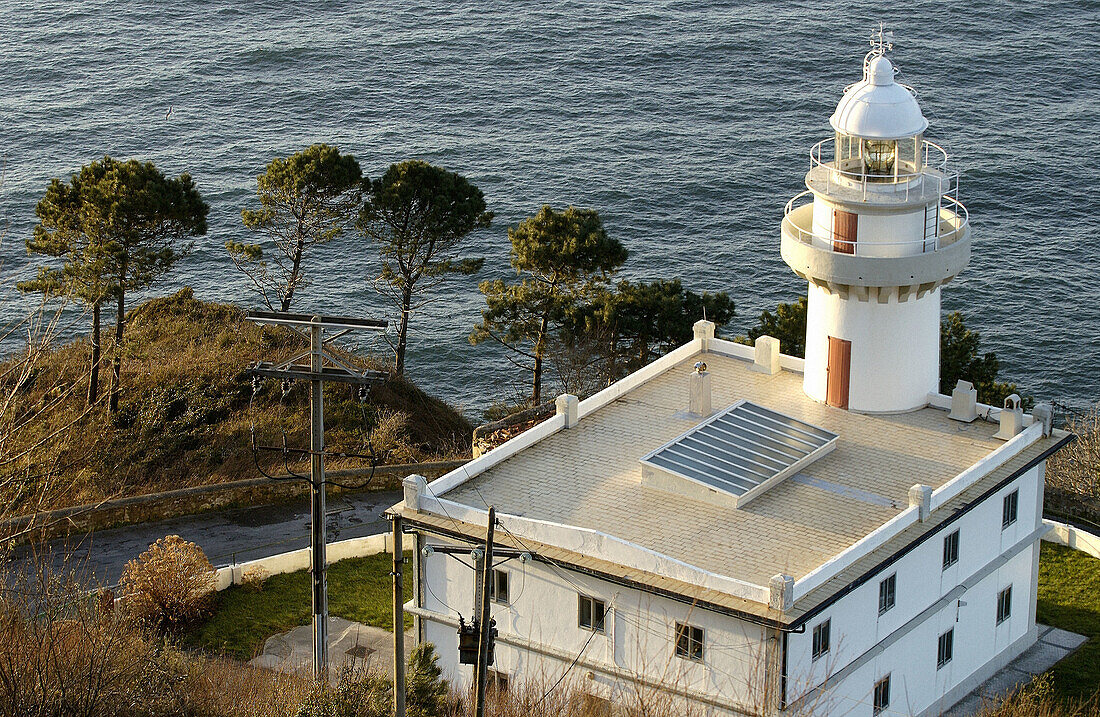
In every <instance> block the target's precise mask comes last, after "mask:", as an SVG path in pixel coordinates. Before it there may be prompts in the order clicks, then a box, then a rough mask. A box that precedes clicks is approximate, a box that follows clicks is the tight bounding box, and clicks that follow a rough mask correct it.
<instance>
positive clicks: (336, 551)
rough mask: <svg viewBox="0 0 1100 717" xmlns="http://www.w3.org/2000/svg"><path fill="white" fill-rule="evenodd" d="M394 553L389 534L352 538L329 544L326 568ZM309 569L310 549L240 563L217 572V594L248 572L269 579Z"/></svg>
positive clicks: (239, 580)
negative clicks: (349, 560)
mask: <svg viewBox="0 0 1100 717" xmlns="http://www.w3.org/2000/svg"><path fill="white" fill-rule="evenodd" d="M392 552H393V535H391V534H390V533H376V534H375V535H365V536H363V537H362V538H351V539H349V540H340V541H337V542H335V543H329V544H328V546H327V548H326V550H325V556H326V557H327V558H328V561H327V564H328V565H332V564H333V563H338V562H340V561H341V560H347V559H348V558H361V557H363V556H366V555H376V554H378V553H392ZM309 567H310V561H309V548H302V549H301V550H291V551H290V552H287V553H279V554H278V555H269V556H268V557H266V558H259V559H257V560H249V561H248V562H247V563H237V564H236V565H230V566H227V567H224V568H219V569H218V571H217V572H218V576H217V579H216V583H215V589H216V590H225V589H226V588H227V587H229V586H230V585H239V584H240V583H241V578H242V577H243V576H244V574H245V572H246V571H248V570H254V571H255V570H262V571H263V572H265V573H266V574H268V575H282V574H283V573H293V572H297V571H299V570H308V569H309Z"/></svg>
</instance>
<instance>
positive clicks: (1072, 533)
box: [1043, 518, 1100, 558]
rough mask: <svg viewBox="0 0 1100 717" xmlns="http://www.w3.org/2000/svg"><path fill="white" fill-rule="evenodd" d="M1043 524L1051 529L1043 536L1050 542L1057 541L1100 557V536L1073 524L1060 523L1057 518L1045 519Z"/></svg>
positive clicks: (1059, 543)
mask: <svg viewBox="0 0 1100 717" xmlns="http://www.w3.org/2000/svg"><path fill="white" fill-rule="evenodd" d="M1043 524H1044V525H1046V526H1048V527H1049V528H1050V530H1049V531H1048V532H1047V534H1046V535H1044V536H1043V540H1045V541H1047V542H1048V543H1057V544H1058V545H1065V546H1067V547H1070V548H1073V549H1074V550H1080V551H1081V552H1082V553H1087V554H1088V555H1091V556H1092V557H1094V558H1100V536H1098V535H1093V534H1092V533H1089V532H1087V531H1084V530H1081V529H1080V528H1075V527H1074V526H1072V525H1066V524H1065V523H1059V522H1058V521H1057V520H1047V519H1045V518H1044V519H1043Z"/></svg>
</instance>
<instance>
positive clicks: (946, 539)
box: [941, 528, 959, 572]
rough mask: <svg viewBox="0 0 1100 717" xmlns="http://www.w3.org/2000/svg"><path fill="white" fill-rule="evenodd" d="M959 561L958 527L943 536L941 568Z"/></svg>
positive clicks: (946, 567)
mask: <svg viewBox="0 0 1100 717" xmlns="http://www.w3.org/2000/svg"><path fill="white" fill-rule="evenodd" d="M958 562H959V529H958V528H955V530H954V531H953V532H951V533H949V534H947V535H945V536H943V568H941V572H942V571H943V570H947V569H948V568H949V567H951V566H952V565H955V564H956V563H958Z"/></svg>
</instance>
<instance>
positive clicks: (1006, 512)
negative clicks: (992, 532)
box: [1001, 488, 1020, 530]
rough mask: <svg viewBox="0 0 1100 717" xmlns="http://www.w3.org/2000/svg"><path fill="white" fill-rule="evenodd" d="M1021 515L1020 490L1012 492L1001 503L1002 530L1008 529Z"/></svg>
mask: <svg viewBox="0 0 1100 717" xmlns="http://www.w3.org/2000/svg"><path fill="white" fill-rule="evenodd" d="M1019 513H1020V489H1019V488H1017V489H1016V490H1014V491H1012V492H1011V493H1009V494H1008V495H1006V496H1005V497H1004V501H1003V502H1002V503H1001V530H1004V529H1006V528H1008V527H1009V526H1010V525H1012V524H1014V523H1015V522H1016V518H1017V517H1019Z"/></svg>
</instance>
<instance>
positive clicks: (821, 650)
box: [810, 618, 833, 662]
mask: <svg viewBox="0 0 1100 717" xmlns="http://www.w3.org/2000/svg"><path fill="white" fill-rule="evenodd" d="M832 622H833V620H832V618H826V619H825V620H823V621H822V622H819V623H817V624H816V625H814V629H813V638H812V642H811V643H810V659H811V661H815V662H816V661H817V660H818V659H820V658H822V657H824V656H825V655H828V654H829V648H830V642H831V637H832V631H833V630H832Z"/></svg>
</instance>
